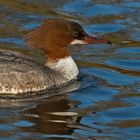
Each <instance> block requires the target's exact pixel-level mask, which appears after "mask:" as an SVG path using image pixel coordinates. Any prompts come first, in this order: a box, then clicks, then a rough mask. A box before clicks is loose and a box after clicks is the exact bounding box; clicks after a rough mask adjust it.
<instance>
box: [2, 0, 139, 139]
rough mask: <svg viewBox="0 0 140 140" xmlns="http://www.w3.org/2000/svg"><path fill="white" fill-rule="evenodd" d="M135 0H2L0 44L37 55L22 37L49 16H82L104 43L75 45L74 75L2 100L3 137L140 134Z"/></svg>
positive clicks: (126, 136) (128, 136) (87, 27)
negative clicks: (55, 86)
mask: <svg viewBox="0 0 140 140" xmlns="http://www.w3.org/2000/svg"><path fill="white" fill-rule="evenodd" d="M139 15H140V2H139V1H138V0H121V1H118V0H111V1H103V0H100V1H99V0H98V1H97V0H60V1H57V0H53V1H50V0H45V1H40V0H36V1H34V0H12V1H11V0H1V1H0V49H8V50H9V49H10V50H14V51H18V52H19V51H20V52H22V53H23V54H25V55H30V56H31V57H34V58H36V57H37V60H38V61H41V62H42V60H43V56H42V53H41V52H38V53H37V51H36V50H34V49H32V48H30V47H27V46H26V43H25V42H24V40H23V36H24V35H25V34H26V33H27V32H29V31H30V30H31V29H33V28H35V27H37V26H38V25H40V23H42V22H43V20H44V19H46V18H49V17H60V18H64V19H68V20H75V21H77V22H79V23H80V24H81V25H82V26H83V27H84V28H85V30H86V31H87V32H88V33H90V34H91V35H93V34H95V35H99V36H103V37H104V38H106V39H108V40H111V41H112V46H108V45H86V46H80V45H77V46H73V47H71V48H70V50H71V53H72V56H73V58H74V59H75V61H76V63H77V64H78V67H79V69H80V77H79V79H78V81H75V82H74V83H71V84H70V85H68V86H67V87H63V88H61V89H59V90H54V91H52V92H51V93H46V94H45V95H44V94H43V95H40V96H37V97H30V98H29V99H27V98H26V99H20V100H19V99H18V100H17V99H3V98H1V100H0V139H1V140H46V139H47V140H140V111H139V109H140V28H139V27H140V25H139V24H140V16H139Z"/></svg>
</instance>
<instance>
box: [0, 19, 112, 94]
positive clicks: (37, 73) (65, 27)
mask: <svg viewBox="0 0 140 140" xmlns="http://www.w3.org/2000/svg"><path fill="white" fill-rule="evenodd" d="M25 40H26V41H27V44H28V45H30V46H32V47H35V48H41V49H43V50H44V51H45V54H46V58H47V59H46V62H45V64H44V65H41V64H39V63H38V62H35V61H34V60H31V59H30V58H28V57H26V56H23V55H21V54H18V53H14V52H12V51H3V50H1V51H0V94H18V93H28V92H36V91H41V90H45V89H49V88H52V87H58V86H61V85H63V84H65V83H67V82H69V81H71V80H73V79H76V77H77V75H78V73H79V71H78V68H77V65H76V64H75V62H74V61H73V59H72V57H71V55H70V52H69V50H68V46H69V45H73V44H90V43H105V44H111V42H110V41H108V40H104V39H99V38H96V37H92V36H89V35H88V34H87V33H86V32H85V31H84V30H83V28H82V27H81V26H80V24H78V23H76V22H74V21H68V20H63V19H58V18H51V19H47V20H45V22H44V23H43V24H42V25H41V26H40V27H37V28H36V29H34V30H33V31H31V32H30V33H28V34H27V35H26V36H25Z"/></svg>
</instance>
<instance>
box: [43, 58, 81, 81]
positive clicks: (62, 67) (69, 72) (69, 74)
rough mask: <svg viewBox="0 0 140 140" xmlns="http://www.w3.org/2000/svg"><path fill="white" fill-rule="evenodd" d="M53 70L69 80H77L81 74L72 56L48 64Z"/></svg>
mask: <svg viewBox="0 0 140 140" xmlns="http://www.w3.org/2000/svg"><path fill="white" fill-rule="evenodd" d="M46 65H47V66H48V67H50V68H51V69H54V70H57V71H59V72H60V73H62V74H63V76H64V77H66V78H67V79H68V80H72V79H75V78H76V77H77V75H78V74H79V71H78V68H77V65H76V63H75V62H74V60H73V59H72V57H71V56H68V57H65V58H63V59H59V60H57V61H55V62H48V63H47V64H46Z"/></svg>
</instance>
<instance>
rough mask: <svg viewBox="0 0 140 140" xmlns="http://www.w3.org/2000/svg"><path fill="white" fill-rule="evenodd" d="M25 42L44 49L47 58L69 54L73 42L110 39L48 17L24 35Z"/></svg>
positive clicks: (91, 42)
mask: <svg viewBox="0 0 140 140" xmlns="http://www.w3.org/2000/svg"><path fill="white" fill-rule="evenodd" d="M25 39H26V41H27V43H28V44H29V45H31V46H33V47H35V48H42V49H44V51H45V53H46V55H47V57H48V59H50V60H55V59H60V58H64V57H67V56H69V55H70V54H69V50H68V46H69V45H73V44H94V43H95V44H97V43H104V44H111V42H110V41H108V40H105V39H101V38H96V37H93V36H90V35H88V34H87V33H86V32H85V31H84V29H83V28H82V27H81V25H80V24H78V23H76V22H74V21H68V20H64V19H58V18H50V19H47V20H45V22H44V23H43V24H42V25H41V26H39V27H37V28H36V29H34V30H33V31H31V32H30V33H28V34H27V35H26V36H25Z"/></svg>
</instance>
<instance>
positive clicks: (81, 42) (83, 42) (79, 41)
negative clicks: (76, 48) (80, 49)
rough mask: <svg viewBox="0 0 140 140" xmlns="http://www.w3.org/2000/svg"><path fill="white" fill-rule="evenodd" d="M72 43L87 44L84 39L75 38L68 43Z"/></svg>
mask: <svg viewBox="0 0 140 140" xmlns="http://www.w3.org/2000/svg"><path fill="white" fill-rule="evenodd" d="M74 44H87V43H86V42H85V41H82V40H78V39H75V40H73V41H72V42H71V43H70V45H74Z"/></svg>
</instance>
